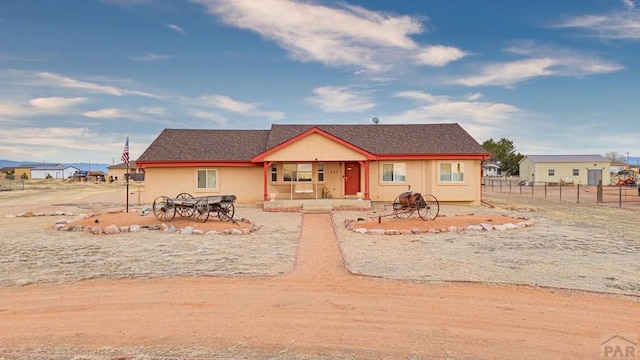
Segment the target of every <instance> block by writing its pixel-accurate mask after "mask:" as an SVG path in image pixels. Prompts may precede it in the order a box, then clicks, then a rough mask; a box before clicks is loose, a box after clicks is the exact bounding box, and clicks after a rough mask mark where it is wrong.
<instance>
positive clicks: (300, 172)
mask: <svg viewBox="0 0 640 360" xmlns="http://www.w3.org/2000/svg"><path fill="white" fill-rule="evenodd" d="M293 166H295V171H291V176H290V178H289V179H287V176H286V175H287V172H288V171H289V170H288V169H287V168H291V167H293ZM307 167H308V169H307ZM282 181H283V182H286V183H289V182H313V164H312V163H284V164H283V165H282Z"/></svg>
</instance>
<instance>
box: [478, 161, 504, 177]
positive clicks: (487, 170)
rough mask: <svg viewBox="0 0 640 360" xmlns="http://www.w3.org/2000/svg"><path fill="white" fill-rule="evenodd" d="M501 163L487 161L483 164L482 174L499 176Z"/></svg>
mask: <svg viewBox="0 0 640 360" xmlns="http://www.w3.org/2000/svg"><path fill="white" fill-rule="evenodd" d="M499 175H500V165H498V164H496V163H494V162H490V161H487V162H485V163H484V164H482V176H499Z"/></svg>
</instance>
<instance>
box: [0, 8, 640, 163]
mask: <svg viewBox="0 0 640 360" xmlns="http://www.w3.org/2000/svg"><path fill="white" fill-rule="evenodd" d="M638 59H640V2H638V3H636V2H635V0H563V1H531V0H526V1H524V0H493V1H492V0H487V1H472V0H465V1H463V0H430V1H397V0H367V1H364V0H358V1H355V0H348V1H320V0H315V1H313V0H312V1H286V0H192V1H187V0H185V1H180V0H58V1H50V0H2V1H0V159H9V160H15V161H26V160H31V161H44V162H93V163H109V164H111V163H119V162H120V155H121V154H122V148H123V146H124V142H125V139H126V138H127V137H129V138H130V149H131V158H132V159H135V158H137V157H138V156H139V155H141V154H142V152H143V151H144V150H145V148H146V147H147V146H148V145H149V144H150V143H151V142H152V141H153V139H155V137H156V136H157V135H158V134H159V133H160V132H161V131H162V130H163V129H164V128H201V129H268V128H269V127H270V125H271V124H273V123H277V124H372V122H371V119H372V118H373V117H378V118H379V119H380V122H381V123H382V124H411V123H441V122H447V123H450V122H457V123H459V124H461V125H462V126H463V127H464V128H465V129H466V130H467V131H468V132H469V133H470V134H471V135H472V136H473V137H474V138H475V139H476V140H477V141H478V142H480V143H482V142H483V141H484V140H487V139H489V138H493V139H495V140H498V139H500V138H502V137H506V138H508V139H511V140H513V142H514V144H515V146H516V149H517V151H519V152H521V153H523V154H525V155H526V154H603V155H604V154H605V153H607V152H611V151H615V152H618V153H619V154H621V155H624V156H626V155H627V152H629V153H630V154H631V156H637V155H639V154H640V145H639V144H640V114H639V111H638V109H639V105H638V95H639V94H640V85H639V80H640V61H639V60H638ZM203 146H215V144H203Z"/></svg>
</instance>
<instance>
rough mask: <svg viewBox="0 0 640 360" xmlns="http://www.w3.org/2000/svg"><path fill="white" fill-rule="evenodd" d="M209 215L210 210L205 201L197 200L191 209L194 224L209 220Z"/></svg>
mask: <svg viewBox="0 0 640 360" xmlns="http://www.w3.org/2000/svg"><path fill="white" fill-rule="evenodd" d="M209 213H210V209H209V202H208V201H207V199H201V200H198V202H196V204H195V206H194V207H193V219H194V220H195V221H196V222H201V223H203V222H205V221H207V220H208V219H209Z"/></svg>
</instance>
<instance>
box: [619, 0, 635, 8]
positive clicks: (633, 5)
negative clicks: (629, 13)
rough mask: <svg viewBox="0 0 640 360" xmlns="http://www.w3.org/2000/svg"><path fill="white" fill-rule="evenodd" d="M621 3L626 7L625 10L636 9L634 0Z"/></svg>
mask: <svg viewBox="0 0 640 360" xmlns="http://www.w3.org/2000/svg"><path fill="white" fill-rule="evenodd" d="M622 3H623V4H624V5H625V6H626V7H627V9H629V10H633V9H634V8H635V7H636V3H635V1H634V0H622Z"/></svg>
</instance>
